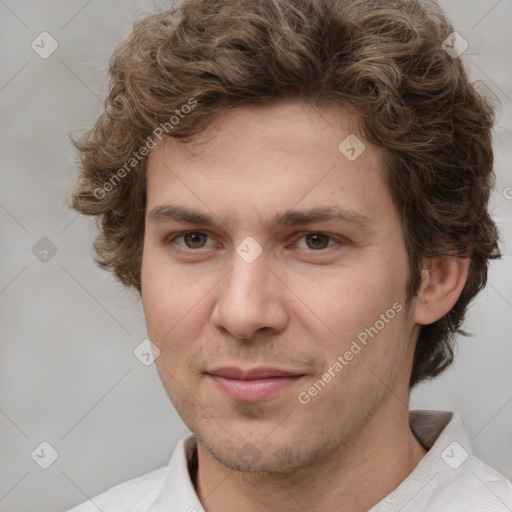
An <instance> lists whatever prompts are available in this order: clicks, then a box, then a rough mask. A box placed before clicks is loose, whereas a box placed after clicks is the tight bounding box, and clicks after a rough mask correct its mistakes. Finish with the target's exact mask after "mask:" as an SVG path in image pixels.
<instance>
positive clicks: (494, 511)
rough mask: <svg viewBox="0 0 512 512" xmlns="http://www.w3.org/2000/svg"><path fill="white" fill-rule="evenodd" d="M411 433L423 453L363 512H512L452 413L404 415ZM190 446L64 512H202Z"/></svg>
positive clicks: (506, 491)
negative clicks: (192, 475) (403, 476)
mask: <svg viewBox="0 0 512 512" xmlns="http://www.w3.org/2000/svg"><path fill="white" fill-rule="evenodd" d="M409 423H410V425H411V430H412V431H413V432H414V434H415V435H416V437H417V438H418V439H419V441H420V442H421V444H422V445H423V446H424V447H425V448H426V449H428V450H429V451H428V452H427V453H426V455H425V456H424V457H423V459H422V460H421V461H420V462H419V464H418V465H417V466H416V468H415V469H414V470H413V472H412V473H411V474H410V475H409V476H408V477H407V478H406V479H405V480H404V481H403V482H402V483H401V484H400V485H399V486H398V487H397V488H396V489H395V490H394V491H393V492H392V493H391V494H389V495H388V496H386V497H385V498H384V499H383V500H381V501H380V502H379V503H378V504H377V505H375V506H374V507H372V508H371V509H370V510H369V511H368V512H398V511H400V512H487V511H488V512H501V511H503V512H512V483H511V482H510V481H509V480H507V479H506V478H505V477H504V476H503V475H501V474H500V473H499V472H498V471H496V470H494V469H492V468H491V467H489V466H487V465H486V464H485V463H483V462H482V461H481V460H480V459H478V458H477V457H475V456H474V455H473V452H472V449H471V444H470V441H469V438H468V436H467V434H466V431H465V429H464V426H463V424H462V420H461V417H460V415H459V414H458V413H451V412H441V411H410V412H409ZM195 451H196V441H195V438H194V437H193V436H192V435H190V436H188V437H186V438H184V439H182V440H181V441H180V442H179V443H178V445H177V446H176V449H175V450H174V453H173V455H172V457H171V460H170V462H169V465H168V466H167V467H164V468H160V469H157V470H154V471H152V472H150V473H147V474H145V475H143V476H140V477H138V478H134V479H132V480H129V481H127V482H124V483H122V484H119V485H117V486H115V487H113V488H112V489H110V490H108V491H106V492H104V493H102V494H100V495H99V496H96V497H95V498H92V499H91V500H88V501H86V502H85V503H82V504H81V505H78V506H77V507H75V508H73V509H71V510H70V511H69V512H97V511H98V509H100V510H101V511H102V512H204V508H203V506H202V505H201V502H200V501H199V498H198V496H197V494H196V491H195V489H194V485H193V483H192V480H191V478H190V474H189V469H188V467H189V462H190V461H191V460H192V459H193V457H194V456H195Z"/></svg>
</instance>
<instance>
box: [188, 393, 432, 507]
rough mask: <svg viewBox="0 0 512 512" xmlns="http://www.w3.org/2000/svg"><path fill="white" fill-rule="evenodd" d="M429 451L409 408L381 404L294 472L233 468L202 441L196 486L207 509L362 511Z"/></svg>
mask: <svg viewBox="0 0 512 512" xmlns="http://www.w3.org/2000/svg"><path fill="white" fill-rule="evenodd" d="M395 402H397V401H396V400H395ZM386 411H387V412H386ZM425 453H426V450H425V449H424V448H423V447H422V446H421V444H420V443H419V441H418V440H417V439H416V437H415V436H414V434H413V433H412V431H411V429H410V427H409V421H408V411H407V410H406V408H405V407H404V405H403V403H396V404H395V406H394V407H391V408H385V407H383V408H381V409H380V410H379V411H378V412H377V413H376V414H375V415H374V416H373V417H372V418H371V419H370V420H369V421H368V422H367V423H366V424H365V426H364V428H363V429H361V430H360V431H359V432H358V433H357V434H356V435H354V436H352V437H351V438H350V440H349V442H347V443H345V444H344V445H343V446H338V447H336V448H335V449H333V450H332V451H331V452H330V453H329V454H328V455H327V456H326V457H324V458H322V459H321V460H318V461H316V462H315V463H314V464H313V465H311V466H308V467H306V468H301V469H299V470H297V471H294V472H293V473H287V474H272V475H270V474H257V473H241V472H234V471H231V470H230V469H228V468H226V467H224V466H223V465H221V464H220V463H218V462H217V461H216V460H215V459H213V458H212V457H211V455H210V454H209V453H208V452H207V451H206V450H205V449H204V447H202V446H201V444H200V443H198V462H199V467H198V472H197V478H196V482H195V486H196V490H197V493H198V496H199V499H200V500H201V502H202V503H203V506H204V507H205V510H206V511H207V512H235V511H239V510H244V511H245V512H261V511H268V510H280V511H282V512H288V511H290V512H291V511H296V510H300V509H303V510H308V511H311V512H316V511H324V510H340V505H341V504H342V508H341V510H343V511H347V512H349V511H350V512H364V511H367V510H369V509H370V508H371V507H373V506H374V505H376V504H377V503H378V502H379V501H381V500H382V499H383V498H385V497H386V496H387V495H388V494H389V493H391V492H392V491H393V490H394V489H396V487H398V485H400V483H401V482H402V481H403V480H404V479H405V478H406V477H407V476H408V475H409V474H410V473H411V472H412V471H413V470H414V468H415V467H416V466H417V465H418V463H419V462H420V460H421V459H422V458H423V456H424V455H425Z"/></svg>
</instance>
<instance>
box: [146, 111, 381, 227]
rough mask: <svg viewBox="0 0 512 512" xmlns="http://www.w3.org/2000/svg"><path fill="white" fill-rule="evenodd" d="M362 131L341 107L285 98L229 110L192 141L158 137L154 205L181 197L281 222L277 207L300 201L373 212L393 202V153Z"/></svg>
mask: <svg viewBox="0 0 512 512" xmlns="http://www.w3.org/2000/svg"><path fill="white" fill-rule="evenodd" d="M357 133H358V119H357V117H356V116H354V115H353V114H350V113H348V112H347V111H345V110H343V109H340V108H330V109H323V110H318V109H314V108H312V107H310V106H308V105H305V104H302V103H284V104H280V105H274V106H266V107H244V108H238V109H234V110H231V111H228V112H226V113H224V114H223V115H221V116H220V117H219V118H218V119H216V120H215V121H214V122H213V123H212V124H211V125H210V126H209V128H208V129H207V130H205V131H204V132H202V133H200V134H199V135H198V136H197V137H195V138H194V140H193V141H191V142H188V143H183V142H179V141H177V140H175V139H170V138H167V139H165V140H163V141H161V142H160V143H159V144H157V146H156V148H155V149H154V150H153V151H152V153H151V154H150V158H149V163H148V198H147V199H148V201H147V202H148V211H149V210H150V209H153V208H155V207H158V206H162V205H165V204H168V203H176V202H180V201H181V203H184V202H185V203H187V204H190V203H193V204H194V205H195V206H196V207H197V208H195V209H196V210H202V211H205V212H206V211H208V209H211V208H213V209H214V210H215V212H220V211H221V210H222V211H223V212H224V213H225V215H227V216H230V217H231V218H234V217H238V216H239V215H244V214H245V213H247V214H249V215H250V216H251V217H257V216H261V215H263V216H264V217H265V218H266V219H267V220H268V222H269V223H274V224H275V223H276V214H277V213H278V212H281V211H283V210H289V209H291V208H292V207H294V206H296V205H297V206H298V205H299V203H300V206H301V208H300V209H301V210H304V209H308V208H309V209H310V208H319V207H325V208H329V207H338V208H340V209H344V210H345V211H346V212H353V213H358V214H360V217H365V216H366V217H367V218H369V219H371V218H372V217H373V216H376V215H377V216H378V215H379V214H381V213H382V212H379V211H378V210H379V206H385V203H389V202H390V197H389V193H388V191H387V186H386V184H385V180H384V175H385V162H386V158H387V154H386V152H385V150H384V149H383V148H380V147H377V146H375V145H373V144H370V143H369V142H368V141H365V140H363V138H362V137H361V136H360V135H357ZM230 209H231V211H230Z"/></svg>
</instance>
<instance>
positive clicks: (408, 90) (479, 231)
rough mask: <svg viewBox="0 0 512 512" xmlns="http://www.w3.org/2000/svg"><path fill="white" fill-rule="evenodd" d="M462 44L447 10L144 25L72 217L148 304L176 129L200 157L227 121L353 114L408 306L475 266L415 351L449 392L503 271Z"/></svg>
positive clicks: (173, 15) (215, 5)
mask: <svg viewBox="0 0 512 512" xmlns="http://www.w3.org/2000/svg"><path fill="white" fill-rule="evenodd" d="M452 33H453V28H452V26H451V24H450V22H449V21H448V20H447V19H446V17H445V16H444V14H443V12H442V10H441V9H440V8H439V6H438V5H437V4H436V3H435V2H433V1H421V0H378V1H377V0H259V1H257V2H255V1H254V0H216V1H211V0H188V1H186V2H184V3H183V4H176V5H174V6H172V8H170V9H169V10H166V11H164V12H159V13H156V14H153V15H150V16H148V17H145V18H144V19H142V20H141V21H139V22H137V23H136V24H135V25H134V27H133V31H132V33H131V35H130V36H129V37H128V38H127V39H126V40H125V41H124V42H122V43H121V44H120V46H119V47H118V48H117V49H116V50H115V52H114V55H113V57H112V60H111V63H110V78H111V89H110V93H109V95H108V97H107V98H106V100H105V105H104V111H103V113H102V114H101V115H100V116H99V118H98V120H97V122H96V124H95V126H94V127H93V128H92V129H91V130H90V131H89V132H88V133H86V134H85V135H84V136H83V137H82V138H81V139H80V140H79V141H75V145H76V147H77V149H78V151H79V153H80V157H81V166H80V167H81V172H80V175H79V179H78V183H77V185H76V188H75V190H74V193H73V196H72V207H73V208H74V209H76V210H77V211H79V212H81V213H83V214H86V215H95V216H98V219H99V220H101V223H100V230H99V233H98V235H97V238H96V240H95V249H96V252H97V258H96V261H97V262H98V263H99V264H100V265H101V266H102V267H104V268H107V269H110V270H112V271H113V272H114V273H115V275H116V276H117V278H118V279H119V280H120V281H121V282H122V283H123V284H125V285H128V286H132V287H134V288H136V289H137V290H138V291H139V292H140V290H141V259H142V246H143V235H144V221H145V215H144V213H145V201H146V179H145V174H146V165H147V158H145V155H147V153H148V152H149V151H150V149H151V148H152V147H153V146H154V140H155V136H157V138H161V137H162V134H163V129H165V135H166V136H170V137H175V138H176V139H178V140H181V141H182V142H183V141H184V142H186V141H189V140H191V139H192V137H193V136H194V135H196V134H198V133H200V132H201V131H203V130H205V129H206V128H207V127H208V126H209V125H210V124H211V123H212V122H213V121H214V120H215V119H216V118H217V116H218V115H219V114H220V113H221V112H222V111H224V110H225V109H227V108H234V107H237V106H244V105H262V104H269V103H272V102H276V101H282V100H287V99H295V100H297V99H298V100H301V101H304V102H308V103H310V104H313V105H316V106H320V107H330V106H336V105H338V106H343V107H344V108H347V109H349V110H351V111H353V112H355V113H357V115H358V117H359V119H360V124H361V128H360V132H361V133H360V134H361V136H362V137H364V138H366V139H367V140H369V141H370V142H372V143H374V144H377V145H379V146H382V147H384V148H386V149H387V154H388V155H389V158H388V161H387V165H386V167H387V169H386V171H387V181H388V186H389V190H390V193H391V195H392V198H393V201H394V203H395V206H396V208H397V210H398V211H400V212H402V224H403V233H404V241H405V245H406V248H407V251H408V256H409V277H408V285H407V301H408V303H410V301H411V300H412V298H413V297H414V296H415V295H416V294H417V292H418V290H419V286H420V284H421V270H422V266H423V261H424V258H429V257H433V256H438V255H451V256H458V257H468V258H470V265H469V276H468V279H467V282H466V284H465V287H464V289H463V291H462V294H461V295H460V298H459V299H458V301H457V303H456V304H455V305H454V306H453V308H452V309H451V310H450V311H449V312H448V313H447V314H446V315H445V316H444V317H443V318H441V319H440V320H438V321H436V322H434V323H432V324H430V325H425V326H422V328H421V332H420V334H419V338H418V340H417V342H416V349H415V357H414V364H413V368H412V374H411V378H410V386H411V387H412V386H414V385H415V384H417V383H418V382H420V381H422V380H424V379H427V378H432V377H434V376H436V375H437V374H439V373H440V372H441V371H443V370H444V369H445V368H446V367H447V366H449V365H450V364H451V362H452V361H453V344H454V336H455V334H456V333H461V334H467V333H466V332H464V331H463V330H462V329H460V326H461V324H462V321H463V319H464V315H465V312H466V309H467V307H468V304H469V303H470V301H471V300H472V299H473V298H474V297H475V296H476V294H477V293H478V292H479V291H480V290H481V289H482V288H483V287H484V286H485V284H486V281H487V269H488V261H489V259H491V258H499V257H500V252H499V248H498V240H499V235H498V230H497V227H496V225H495V223H494V222H493V220H492V219H491V217H490V215H489V213H488V200H489V196H490V192H491V188H492V186H493V183H494V179H495V177H494V172H493V151H492V145H491V130H492V127H493V124H494V112H493V108H492V106H491V105H490V103H489V101H488V100H486V99H485V98H484V97H483V96H482V95H481V94H479V93H478V92H477V90H476V89H475V86H474V85H473V84H471V82H470V81H469V79H468V76H467V73H466V71H465V69H464V66H463V63H462V62H461V59H459V58H453V57H454V56H451V55H450V54H449V53H448V52H447V51H445V50H446V47H443V41H445V40H446V38H447V37H449V36H450V34H452ZM187 105H188V106H189V107H187V108H185V106H187ZM192 107H195V108H192ZM185 114H186V115H185ZM173 118H174V120H173ZM176 119H178V121H177V122H176ZM128 162H129V165H127V163H128Z"/></svg>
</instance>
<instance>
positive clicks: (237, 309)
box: [212, 251, 288, 339]
mask: <svg viewBox="0 0 512 512" xmlns="http://www.w3.org/2000/svg"><path fill="white" fill-rule="evenodd" d="M267 265H268V263H267V261H266V258H265V257H264V255H263V254H262V255H260V256H259V257H258V258H257V259H256V260H255V261H253V262H252V263H248V262H246V261H245V260H244V259H243V258H241V257H240V256H239V255H238V254H237V253H236V252H235V251H233V257H232V268H231V271H230V272H229V273H228V274H227V275H226V277H225V278H224V279H223V280H222V281H221V282H220V283H219V285H218V288H217V290H218V295H217V302H216V304H215V307H214V309H213V312H212V322H213V324H214V325H215V327H217V328H218V329H221V330H224V331H227V332H229V333H230V334H231V335H232V336H233V337H235V338H238V339H250V338H252V337H253V336H255V334H256V333H257V332H258V331H263V330H266V331H271V332H272V331H275V332H279V331H281V330H283V329H284V328H285V326H286V323H287V321H288V313H287V311H286V308H285V305H284V302H283V301H284V297H285V290H284V288H285V285H284V283H283V282H282V281H281V280H280V278H279V277H278V276H277V275H276V274H275V273H274V272H273V271H272V270H271V269H270V268H269V267H268V266H267Z"/></svg>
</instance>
